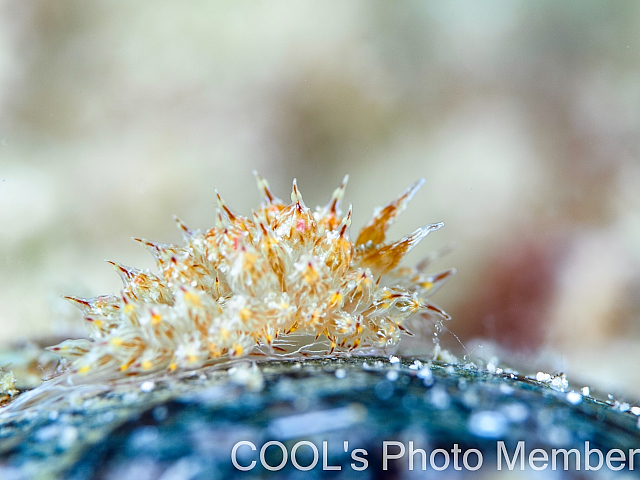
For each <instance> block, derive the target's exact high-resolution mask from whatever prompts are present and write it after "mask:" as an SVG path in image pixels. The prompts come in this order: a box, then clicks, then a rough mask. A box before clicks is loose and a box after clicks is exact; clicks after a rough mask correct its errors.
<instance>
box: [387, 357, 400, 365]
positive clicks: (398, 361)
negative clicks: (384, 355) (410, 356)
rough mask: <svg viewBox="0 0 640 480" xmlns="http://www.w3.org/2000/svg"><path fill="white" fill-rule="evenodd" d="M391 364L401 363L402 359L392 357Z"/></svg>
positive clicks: (390, 358)
mask: <svg viewBox="0 0 640 480" xmlns="http://www.w3.org/2000/svg"><path fill="white" fill-rule="evenodd" d="M389 363H400V359H399V358H398V357H396V356H395V355H391V356H390V357H389Z"/></svg>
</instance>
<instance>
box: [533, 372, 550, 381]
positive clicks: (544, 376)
mask: <svg viewBox="0 0 640 480" xmlns="http://www.w3.org/2000/svg"><path fill="white" fill-rule="evenodd" d="M536 380H537V381H539V382H544V383H548V382H550V381H551V375H549V374H548V373H544V372H538V373H536Z"/></svg>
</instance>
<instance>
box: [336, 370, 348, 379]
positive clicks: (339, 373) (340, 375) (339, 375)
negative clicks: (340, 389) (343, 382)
mask: <svg viewBox="0 0 640 480" xmlns="http://www.w3.org/2000/svg"><path fill="white" fill-rule="evenodd" d="M334 375H335V376H336V378H344V377H346V376H347V371H346V370H345V369H344V368H339V369H337V370H336V371H335V373H334Z"/></svg>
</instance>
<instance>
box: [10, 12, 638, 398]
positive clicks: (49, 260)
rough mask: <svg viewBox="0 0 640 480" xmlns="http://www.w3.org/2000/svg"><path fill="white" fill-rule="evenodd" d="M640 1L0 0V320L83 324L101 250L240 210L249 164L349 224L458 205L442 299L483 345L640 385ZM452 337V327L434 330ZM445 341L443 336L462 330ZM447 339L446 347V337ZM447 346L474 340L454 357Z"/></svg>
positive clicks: (606, 384)
mask: <svg viewBox="0 0 640 480" xmlns="http://www.w3.org/2000/svg"><path fill="white" fill-rule="evenodd" d="M639 25H640V3H638V2H635V1H620V2H611V3H605V2H595V1H585V0H580V1H566V2H556V1H550V0H549V1H536V2H530V1H485V2H473V1H449V2H436V1H424V2H400V3H399V2H384V1H346V2H345V1H329V2H318V1H306V2H283V1H269V2H266V1H233V2H231V1H230V2H208V1H201V2H188V3H184V2H164V1H159V2H128V1H123V0H121V1H95V2H86V1H81V0H77V1H69V0H63V1H57V2H51V1H48V0H40V1H31V0H28V1H25V0H1V1H0V284H1V288H0V335H1V341H2V343H4V344H8V343H10V342H12V341H17V340H19V339H21V338H25V337H28V338H34V339H38V338H43V337H50V336H68V335H78V334H82V332H83V330H82V326H81V320H80V315H79V314H78V313H77V312H76V311H74V310H73V309H71V307H69V306H67V305H66V304H65V302H64V301H63V300H61V299H60V298H59V297H60V295H62V294H76V295H81V296H83V295H84V296H92V295H97V294H103V293H108V292H117V291H118V290H119V288H120V283H119V279H118V278H117V275H115V273H113V272H112V270H111V268H110V266H109V265H106V264H104V263H103V262H102V260H103V259H105V258H107V259H113V260H117V261H120V262H122V263H125V264H128V265H133V266H138V267H150V268H151V267H153V263H152V261H151V258H150V257H149V256H148V254H147V253H146V252H145V251H144V250H143V249H141V248H140V247H139V246H138V245H136V244H134V243H133V242H131V241H130V237H131V236H141V237H146V238H149V239H153V240H157V241H164V242H179V241H180V236H179V234H178V232H177V230H176V229H175V226H174V224H173V221H172V219H171V216H172V214H177V215H178V216H179V217H180V218H181V219H183V220H184V221H185V222H186V223H187V224H188V225H190V226H192V227H194V228H201V229H206V228H208V227H210V226H212V225H213V223H214V206H215V202H214V192H213V189H214V187H217V188H218V189H219V191H220V192H221V194H222V195H223V196H224V197H225V199H226V200H227V202H228V203H229V204H230V205H231V206H233V207H234V208H235V209H236V210H237V211H239V212H240V213H245V214H248V213H249V211H250V208H251V207H252V206H254V205H256V204H257V203H258V202H259V200H260V198H259V195H258V193H257V191H256V190H255V188H254V180H253V177H252V174H251V170H253V169H257V170H259V171H260V172H261V173H263V175H265V176H266V177H267V178H268V179H269V180H270V181H271V184H272V186H273V188H274V190H275V191H276V192H277V193H278V194H279V195H280V196H281V197H283V198H288V195H289V190H290V182H291V180H292V178H293V177H297V179H298V185H299V186H300V187H301V190H302V192H303V194H304V196H305V199H306V201H307V203H308V204H312V205H316V204H318V203H324V202H325V201H326V200H327V198H328V196H329V194H330V193H331V191H332V189H333V188H334V187H335V186H336V185H337V184H338V183H339V181H340V180H341V178H342V176H343V175H344V174H345V173H349V174H350V175H351V179H350V182H349V187H348V192H347V201H348V202H353V204H354V225H353V228H352V232H353V231H354V230H356V231H357V229H358V228H359V227H360V226H362V225H363V224H364V223H365V222H366V221H367V220H368V218H369V216H370V213H371V211H372V209H373V208H374V207H375V206H377V205H380V204H383V203H386V202H387V201H389V200H391V199H392V198H393V197H394V196H395V195H396V194H398V193H399V192H400V191H402V190H403V189H404V188H405V187H406V186H407V185H409V184H410V183H411V182H413V181H414V180H416V179H417V178H419V177H425V178H426V180H427V183H426V186H425V187H424V188H423V190H422V191H421V192H420V193H419V194H418V195H417V196H416V198H415V199H414V201H413V203H412V204H411V206H410V208H409V210H408V211H407V212H406V213H405V215H404V216H403V217H402V218H401V219H400V220H399V221H398V223H397V225H396V226H394V228H393V229H392V232H391V234H392V236H395V237H400V236H402V235H404V234H405V233H408V232H410V231H412V230H413V229H414V228H416V227H417V226H419V225H422V224H425V223H430V222H435V221H444V222H445V223H446V227H445V228H444V229H442V230H440V231H438V232H436V233H434V234H432V235H431V236H429V238H428V239H427V240H426V241H425V242H424V245H421V246H420V248H419V249H417V251H415V252H412V254H411V256H410V258H409V262H416V261H418V260H419V259H420V258H421V257H422V256H424V255H426V254H427V253H428V252H429V251H430V250H433V249H436V248H439V247H442V246H445V245H447V244H449V243H450V242H452V241H455V248H454V250H453V252H452V253H450V254H449V255H447V256H446V257H445V258H443V259H442V260H441V261H440V262H439V264H438V265H436V266H435V267H434V268H436V269H437V268H447V267H450V266H455V267H456V268H457V269H458V272H459V273H458V274H457V275H456V277H454V279H453V280H451V281H450V283H449V284H448V285H447V286H446V287H445V288H444V289H443V290H442V291H441V292H439V293H438V294H437V295H436V297H435V300H436V301H437V302H438V303H439V304H440V305H441V306H442V307H443V308H445V309H446V310H447V311H448V312H450V313H451V314H452V315H453V317H454V319H453V320H452V321H451V322H450V323H449V324H448V325H447V326H448V327H449V328H450V330H452V331H453V332H455V333H456V334H457V335H458V336H459V337H460V339H461V340H462V341H463V342H464V343H465V345H466V346H467V348H468V349H469V350H471V349H473V348H475V349H474V351H473V352H474V353H473V354H472V356H473V355H480V354H482V352H491V351H495V352H497V354H499V355H500V356H501V358H502V359H503V360H505V361H507V362H508V361H510V360H512V361H515V362H523V361H524V359H528V360H527V361H528V362H529V363H528V365H531V366H532V367H531V368H532V369H537V368H540V369H545V368H546V369H547V370H548V371H550V372H555V373H557V372H560V371H564V372H566V373H567V374H568V375H569V379H570V380H572V379H573V378H576V379H580V380H583V381H584V382H590V383H591V384H595V385H599V386H602V387H603V388H605V389H610V390H612V391H614V390H618V391H625V392H632V393H640V387H639V385H640V370H639V369H638V368H637V365H638V364H639V362H640V188H639V187H638V185H639V184H640V161H639V157H640V135H639V134H640V29H639V28H638V26H639ZM444 336H445V337H446V336H447V335H444ZM452 338H453V337H451V336H449V339H448V340H447V341H448V342H449V343H451V342H450V341H451V339H452ZM452 347H453V348H455V342H453V343H452ZM456 353H464V352H462V351H460V350H459V351H457V352H456Z"/></svg>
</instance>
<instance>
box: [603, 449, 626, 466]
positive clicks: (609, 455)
mask: <svg viewBox="0 0 640 480" xmlns="http://www.w3.org/2000/svg"><path fill="white" fill-rule="evenodd" d="M613 455H617V457H615V458H613ZM626 460H627V457H625V455H624V452H623V451H622V450H620V449H619V448H614V449H613V450H609V451H608V452H607V467H609V469H610V470H614V471H618V470H622V469H623V468H624V464H622V465H611V462H624V461H626Z"/></svg>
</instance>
